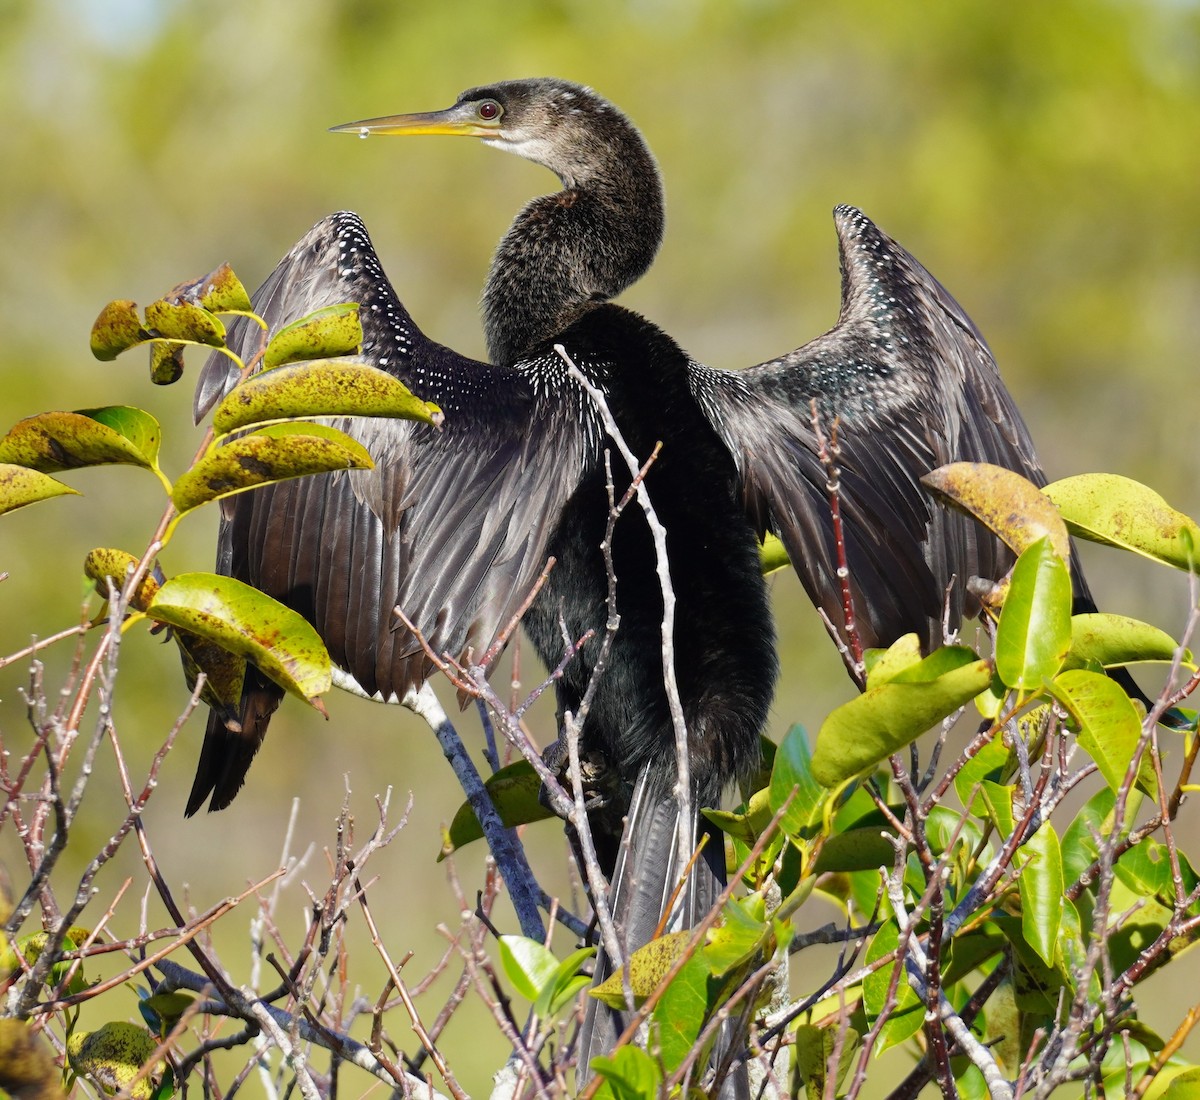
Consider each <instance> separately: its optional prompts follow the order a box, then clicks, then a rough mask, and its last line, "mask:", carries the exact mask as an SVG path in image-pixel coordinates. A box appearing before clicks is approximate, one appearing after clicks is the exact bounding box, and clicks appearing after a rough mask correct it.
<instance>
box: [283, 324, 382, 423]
mask: <svg viewBox="0 0 1200 1100" xmlns="http://www.w3.org/2000/svg"><path fill="white" fill-rule="evenodd" d="M362 335H363V334H362V324H361V322H360V321H359V319H358V303H357V302H343V303H341V304H340V305H332V306H325V307H324V308H322V309H318V310H316V311H314V312H313V313H309V314H306V315H305V316H304V317H301V318H299V319H298V320H295V321H293V322H292V323H291V324H290V325H285V326H284V327H283V328H281V329H280V330H279V331H278V332H277V333H275V335H274V336H272V337H271V340H270V342H269V343H268V344H267V350H266V351H265V352H264V353H263V368H264V369H265V370H270V369H271V368H272V367H281V366H283V365H284V364H285V363H297V362H300V361H302V360H309V359H332V358H334V357H335V356H338V355H352V354H354V353H355V352H357V351H358V350H359V348H360V347H361V346H362ZM310 415H311V414H310Z"/></svg>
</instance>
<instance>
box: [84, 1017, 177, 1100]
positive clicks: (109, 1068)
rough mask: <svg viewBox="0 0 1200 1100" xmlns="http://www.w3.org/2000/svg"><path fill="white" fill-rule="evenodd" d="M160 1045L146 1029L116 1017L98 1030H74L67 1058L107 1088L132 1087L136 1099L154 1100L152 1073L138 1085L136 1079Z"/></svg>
mask: <svg viewBox="0 0 1200 1100" xmlns="http://www.w3.org/2000/svg"><path fill="white" fill-rule="evenodd" d="M157 1046H158V1043H157V1041H156V1040H155V1039H154V1037H153V1036H151V1035H150V1034H149V1033H148V1032H147V1031H146V1029H145V1028H141V1027H138V1026H137V1025H136V1024H130V1023H126V1022H124V1021H120V1020H115V1021H113V1022H111V1023H107V1024H105V1025H104V1026H103V1027H101V1028H99V1029H98V1030H96V1031H75V1032H73V1033H72V1034H71V1035H70V1036H69V1037H68V1038H67V1058H68V1059H69V1061H70V1063H71V1068H72V1069H73V1070H74V1071H75V1072H76V1073H77V1074H79V1076H80V1077H89V1078H91V1079H92V1080H93V1081H95V1082H97V1083H98V1084H99V1085H100V1086H101V1087H102V1088H103V1089H105V1091H107V1092H120V1091H122V1090H129V1089H131V1090H132V1092H131V1095H132V1096H133V1097H134V1100H150V1098H151V1097H152V1096H153V1094H154V1082H153V1081H152V1080H151V1078H150V1075H146V1076H145V1077H143V1078H142V1079H141V1080H140V1081H138V1082H137V1084H134V1083H133V1080H134V1078H135V1077H136V1076H137V1074H138V1071H139V1070H140V1069H141V1068H142V1066H143V1065H145V1064H146V1062H148V1061H149V1060H150V1057H151V1055H153V1054H154V1051H155V1049H156V1048H157ZM157 1068H158V1067H155V1070H157Z"/></svg>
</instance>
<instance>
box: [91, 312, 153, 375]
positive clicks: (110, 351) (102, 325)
mask: <svg viewBox="0 0 1200 1100" xmlns="http://www.w3.org/2000/svg"><path fill="white" fill-rule="evenodd" d="M149 339H150V333H148V332H147V331H146V330H145V329H144V328H143V327H142V319H141V318H140V317H139V316H138V309H137V303H136V302H131V301H128V300H127V299H117V300H116V301H112V302H109V303H108V305H106V306H105V307H104V308H103V309H102V310H101V311H100V315H99V316H98V317H97V318H96V320H95V322H94V323H93V324H92V339H91V344H92V354H93V355H94V356H95V357H96V358H97V359H100V360H102V361H103V362H111V361H112V360H113V359H115V358H116V357H117V356H118V355H120V354H121V352H123V351H125V350H126V349H127V348H131V347H133V346H134V345H136V344H141V343H144V342H145V341H146V340H149Z"/></svg>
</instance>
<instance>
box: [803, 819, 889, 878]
mask: <svg viewBox="0 0 1200 1100" xmlns="http://www.w3.org/2000/svg"><path fill="white" fill-rule="evenodd" d="M883 830H884V826H883V823H882V820H881V821H880V824H879V825H877V826H875V828H873V829H849V830H847V831H846V832H835V833H834V834H833V835H832V836H828V837H826V838H825V843H824V844H822V845H821V850H820V851H819V852H818V853H817V859H816V862H815V863H814V864H813V871H814V872H815V873H816V874H818V875H822V874H825V873H826V872H829V871H875V870H878V869H879V868H880V867H887V866H889V865H890V864H891V862H892V860H893V859H894V858H895V856H896V849H895V848H893V847H892V845H891V844H890V843H889V841H888V839H887V837H886V836H884V832H883Z"/></svg>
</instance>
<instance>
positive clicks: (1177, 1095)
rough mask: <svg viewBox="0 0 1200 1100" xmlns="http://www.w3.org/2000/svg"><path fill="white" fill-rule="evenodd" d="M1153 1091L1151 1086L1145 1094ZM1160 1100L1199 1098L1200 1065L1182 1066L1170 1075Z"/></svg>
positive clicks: (1150, 1093) (1151, 1093) (1148, 1095)
mask: <svg viewBox="0 0 1200 1100" xmlns="http://www.w3.org/2000/svg"><path fill="white" fill-rule="evenodd" d="M1116 1087H1120V1085H1119V1084H1118V1085H1117V1086H1116ZM1153 1092H1154V1090H1153V1088H1151V1089H1150V1090H1149V1091H1148V1092H1147V1093H1146V1094H1145V1095H1146V1096H1147V1097H1150V1096H1152V1095H1153ZM1162 1100H1200V1067H1197V1066H1188V1067H1184V1068H1182V1072H1180V1073H1179V1074H1178V1075H1177V1076H1175V1077H1172V1078H1171V1079H1170V1081H1169V1083H1168V1084H1167V1087H1166V1088H1165V1089H1164V1090H1163V1092H1162Z"/></svg>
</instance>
